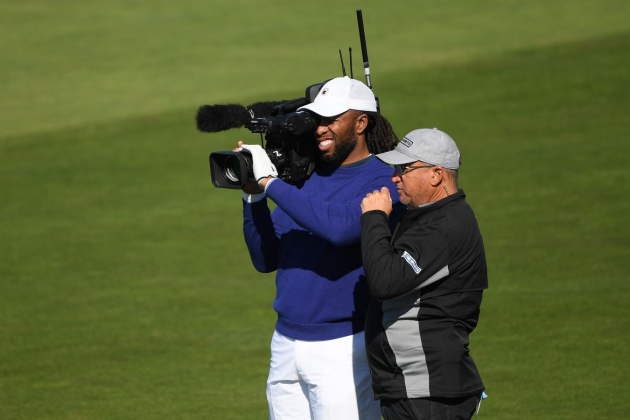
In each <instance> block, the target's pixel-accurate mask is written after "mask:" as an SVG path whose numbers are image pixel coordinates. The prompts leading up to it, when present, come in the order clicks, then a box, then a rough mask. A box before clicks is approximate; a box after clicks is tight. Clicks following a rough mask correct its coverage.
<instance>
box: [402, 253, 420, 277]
mask: <svg viewBox="0 0 630 420" xmlns="http://www.w3.org/2000/svg"><path fill="white" fill-rule="evenodd" d="M402 257H403V258H404V259H405V261H407V263H408V264H409V265H410V266H411V268H412V269H413V271H414V272H415V273H416V274H420V272H421V271H422V269H421V268H420V267H418V263H417V262H416V260H414V259H413V257H412V256H411V255H409V254H408V253H407V251H405V252H404V253H403V254H402Z"/></svg>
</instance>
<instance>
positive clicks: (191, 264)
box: [0, 0, 630, 419]
mask: <svg viewBox="0 0 630 420" xmlns="http://www.w3.org/2000/svg"><path fill="white" fill-rule="evenodd" d="M358 8H360V9H362V10H363V14H364V20H365V27H366V36H367V43H368V48H369V53H370V67H371V70H372V81H373V85H374V89H375V92H376V94H377V95H378V96H379V98H380V102H381V109H382V112H383V114H384V115H386V116H387V117H388V118H389V119H390V121H391V122H392V124H393V126H394V128H395V130H396V132H397V134H398V135H399V136H402V135H404V134H406V133H407V132H408V131H410V130H412V129H415V128H420V127H439V128H441V129H443V130H445V131H446V132H448V133H449V134H451V135H452V136H453V137H454V138H455V140H456V141H457V142H458V144H459V146H460V149H461V150H462V154H463V161H464V164H463V167H462V170H461V175H460V181H461V186H462V187H463V188H464V189H465V191H466V192H467V194H468V197H469V201H470V202H471V203H472V205H473V206H474V208H475V210H476V213H477V217H478V219H479V222H480V224H481V228H482V232H483V234H484V239H485V242H486V247H487V253H488V261H489V266H490V289H489V290H488V291H487V292H486V294H485V297H484V303H483V306H482V316H481V320H480V324H479V327H478V329H477V330H476V331H475V333H474V334H473V335H472V337H471V338H472V353H473V356H474V358H475V360H476V361H477V363H478V365H479V368H480V370H481V373H482V375H483V379H484V382H485V384H486V387H487V392H488V394H489V395H490V397H489V398H488V399H487V400H486V401H485V402H484V403H483V405H482V409H481V412H480V418H487V419H595V418H597V419H625V418H629V417H630V403H629V402H628V398H627V397H628V395H629V394H630V392H629V391H630V386H629V385H628V377H629V376H630V363H629V359H630V357H629V356H630V351H629V350H628V346H629V344H630V320H629V318H630V305H629V302H630V284H629V283H630V276H629V275H628V272H629V271H630V227H629V224H628V222H627V220H626V219H627V215H628V214H630V198H629V195H630V188H629V181H630V179H629V178H630V175H629V170H628V166H627V165H628V156H630V141H629V140H630V139H629V138H628V137H629V135H630V112H629V111H630V100H629V97H630V95H629V93H630V89H629V88H628V86H630V83H629V82H630V80H629V79H630V76H629V74H630V73H629V72H628V68H630V21H629V20H628V16H630V4H628V2H625V1H615V0H605V1H598V2H591V1H586V0H576V1H572V2H568V1H558V2H547V1H541V0H535V1H528V2H522V1H513V0H488V1H485V2H470V1H465V0H459V1H449V2H431V1H410V0H408V1H395V2H383V1H375V0H368V1H363V2H343V3H340V2H335V1H312V2H308V3H295V2H288V1H276V2H264V1H255V0H234V1H230V2H218V1H210V2H207V1H206V2H202V1H198V0H182V1H179V2H168V1H162V0H156V1H152V2H148V1H121V0H114V1H108V2H97V1H94V0H85V1H83V2H74V1H67V0H65V1H64V0H56V1H54V2H53V1H42V0H40V1H36V0H25V1H21V2H8V1H4V2H2V3H0V217H1V220H2V224H1V225H0V418H1V419H161V418H178V419H202V418H203V419H207V418H212V419H260V418H265V417H266V416H267V410H266V401H265V396H264V386H265V385H264V383H265V379H266V375H267V367H268V357H269V355H268V346H269V339H270V336H271V332H272V330H273V324H274V319H275V315H274V313H273V310H272V308H271V303H272V300H273V295H274V277H273V274H270V275H262V274H259V273H257V272H255V270H254V269H253V268H252V267H251V264H250V262H249V257H248V255H247V251H246V249H245V246H244V244H243V240H242V237H241V226H240V225H241V221H240V215H239V213H240V209H241V204H240V195H239V194H238V192H236V191H232V190H223V189H216V188H213V187H212V186H211V184H210V179H209V171H208V166H207V157H208V154H209V153H210V152H212V151H217V150H229V149H231V148H232V147H233V146H234V144H235V143H236V141H237V140H239V139H244V140H250V141H257V139H258V138H257V136H255V135H253V134H250V133H249V132H247V131H244V130H232V131H227V132H223V133H217V134H202V133H199V132H198V131H196V129H195V122H194V116H195V113H196V110H197V108H198V107H199V106H200V105H202V104H213V103H227V102H237V103H243V104H245V105H246V104H249V103H252V102H255V101H258V100H278V99H286V98H294V97H298V96H301V95H302V94H303V90H304V88H305V87H306V86H308V85H310V84H312V83H316V82H319V81H322V80H325V79H328V78H331V77H335V76H339V75H341V70H340V68H341V66H340V63H339V54H338V49H340V48H341V49H342V50H343V52H344V56H345V58H346V68H347V69H348V71H349V63H348V57H347V49H348V47H352V49H353V55H354V73H355V77H357V78H360V79H363V77H362V69H361V55H360V44H359V39H358V31H357V24H356V14H355V10H356V9H358Z"/></svg>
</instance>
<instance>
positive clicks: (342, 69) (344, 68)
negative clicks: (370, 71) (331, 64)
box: [339, 48, 352, 76]
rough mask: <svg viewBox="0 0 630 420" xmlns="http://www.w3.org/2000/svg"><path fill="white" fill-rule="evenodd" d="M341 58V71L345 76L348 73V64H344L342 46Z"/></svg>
mask: <svg viewBox="0 0 630 420" xmlns="http://www.w3.org/2000/svg"><path fill="white" fill-rule="evenodd" d="M339 59H340V60H341V72H342V73H343V75H344V76H345V75H346V66H344V64H343V55H342V54H341V48H339ZM351 63H352V62H351Z"/></svg>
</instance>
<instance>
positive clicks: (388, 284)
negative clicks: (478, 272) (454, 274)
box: [361, 210, 448, 301]
mask: <svg viewBox="0 0 630 420" xmlns="http://www.w3.org/2000/svg"><path fill="white" fill-rule="evenodd" d="M361 228H362V236H361V253H362V258H363V267H364V270H365V275H366V278H367V283H368V287H369V289H370V293H371V294H372V296H374V298H375V299H377V300H380V301H384V300H388V299H393V298H396V297H399V296H402V295H404V294H407V293H409V292H411V291H414V290H417V289H419V288H420V287H423V286H425V285H428V284H431V283H433V282H435V281H438V280H440V279H442V278H444V277H446V276H447V275H448V246H447V241H446V239H445V238H444V237H443V235H442V234H440V232H438V231H437V230H436V229H432V228H431V227H420V226H410V227H409V228H408V229H407V230H406V231H405V232H403V234H402V235H401V237H400V238H398V240H397V241H396V244H394V245H393V246H390V240H391V231H390V229H389V224H388V219H387V216H386V214H385V213H383V212H382V211H378V210H375V211H369V212H366V213H365V214H363V215H362V217H361Z"/></svg>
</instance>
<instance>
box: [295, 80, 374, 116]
mask: <svg viewBox="0 0 630 420" xmlns="http://www.w3.org/2000/svg"><path fill="white" fill-rule="evenodd" d="M302 109H308V110H309V111H312V112H314V113H316V114H317V115H321V116H322V117H334V116H335V115H339V114H343V113H344V112H346V111H348V110H350V109H355V110H357V111H368V112H377V111H376V99H375V98H374V93H372V90H371V89H370V88H369V87H367V86H366V85H365V84H364V83H363V82H361V81H359V80H355V79H351V78H349V77H348V76H344V77H337V78H335V79H332V80H330V81H328V82H327V83H326V84H325V85H324V86H322V89H321V90H320V91H319V93H318V94H317V96H316V97H315V100H314V101H313V102H312V103H310V104H308V105H304V106H302V107H300V108H298V109H297V110H298V111H300V110H302Z"/></svg>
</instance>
